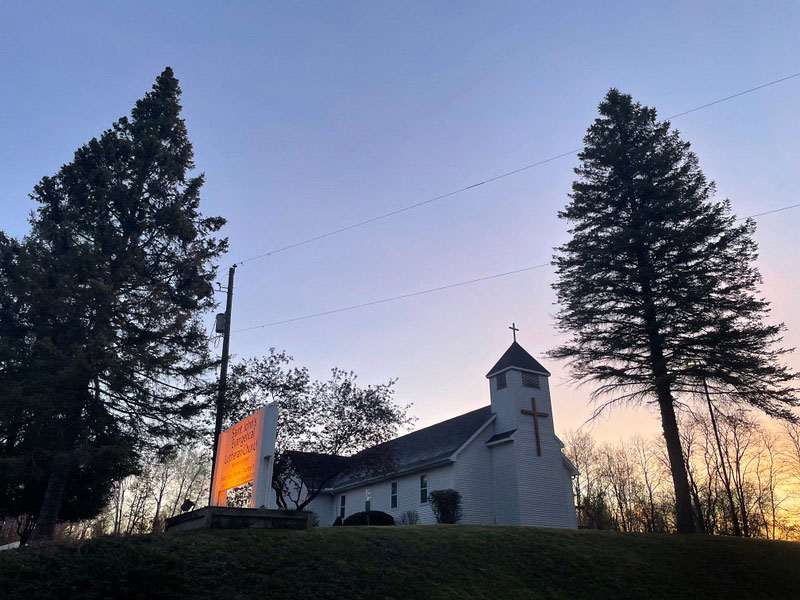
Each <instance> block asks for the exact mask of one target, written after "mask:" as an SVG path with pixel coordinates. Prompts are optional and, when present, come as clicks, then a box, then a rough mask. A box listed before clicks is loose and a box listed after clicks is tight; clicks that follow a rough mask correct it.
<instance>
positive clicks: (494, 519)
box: [306, 332, 578, 529]
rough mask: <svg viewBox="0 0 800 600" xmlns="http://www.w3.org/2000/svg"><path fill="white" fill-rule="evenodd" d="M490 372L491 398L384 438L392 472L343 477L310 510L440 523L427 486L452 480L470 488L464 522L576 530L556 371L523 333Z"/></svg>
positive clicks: (321, 514)
mask: <svg viewBox="0 0 800 600" xmlns="http://www.w3.org/2000/svg"><path fill="white" fill-rule="evenodd" d="M515 333H516V332H515ZM486 377H487V379H488V380H489V397H490V404H489V406H484V407H483V408H479V409H477V410H473V411H471V412H468V413H466V414H463V415H459V416H457V417H453V418H452V419H448V420H446V421H442V422H441V423H437V424H436V425H431V426H430V427H425V428H424V429H420V430H418V431H414V432H412V433H409V434H407V435H404V436H401V437H399V438H396V439H395V440H392V441H390V442H386V443H387V444H392V445H393V448H392V451H393V453H394V456H395V467H394V470H393V471H392V472H391V473H390V474H387V475H382V476H380V477H364V478H361V479H358V478H353V477H352V476H347V475H343V476H340V477H338V478H337V479H336V480H335V481H334V483H333V484H332V485H331V486H330V487H329V488H326V489H323V490H322V491H321V493H320V494H319V495H318V496H317V497H316V498H315V499H314V500H313V501H312V502H311V503H310V504H309V505H308V506H307V507H306V510H311V511H314V512H315V513H316V515H317V516H318V518H319V524H320V526H323V527H324V526H329V525H332V524H333V522H334V520H335V519H336V517H342V518H346V517H347V516H349V515H351V514H353V513H357V512H361V511H364V510H379V511H383V512H386V513H389V514H390V515H392V516H393V517H394V519H395V522H396V523H400V520H401V516H402V514H403V513H404V512H406V511H415V512H416V513H417V515H418V517H419V523H421V524H424V523H435V522H436V519H435V518H434V515H433V511H432V510H431V506H430V503H429V499H428V494H429V493H430V492H432V491H434V490H440V489H447V488H452V489H455V490H458V491H459V492H460V493H461V496H462V503H463V510H464V516H463V519H462V520H461V522H462V523H472V524H498V525H532V526H538V527H562V528H571V529H575V528H576V527H577V524H576V515H575V505H574V498H573V491H572V477H573V476H575V475H577V473H578V471H577V469H576V468H575V466H574V465H573V464H572V463H571V462H570V461H569V459H567V457H566V456H564V454H563V452H562V448H563V447H564V444H563V443H562V442H561V440H559V439H558V437H557V436H556V434H555V430H554V427H553V406H552V402H551V400H550V387H549V379H548V378H549V377H550V373H549V372H548V371H547V370H546V369H545V368H544V367H543V366H542V365H541V364H539V362H538V361H537V360H536V359H535V358H533V357H532V356H531V355H530V354H528V352H526V351H525V349H524V348H523V347H522V346H520V345H519V344H518V343H517V342H516V339H515V341H514V343H512V344H511V346H510V347H509V348H508V350H506V352H505V354H503V356H502V357H501V358H500V360H499V361H497V364H495V365H494V367H492V368H491V370H490V371H489V373H488V374H487V375H486Z"/></svg>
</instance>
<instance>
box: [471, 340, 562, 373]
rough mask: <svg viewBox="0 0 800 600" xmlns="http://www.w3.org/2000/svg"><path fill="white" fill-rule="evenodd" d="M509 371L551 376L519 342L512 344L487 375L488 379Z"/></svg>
mask: <svg viewBox="0 0 800 600" xmlns="http://www.w3.org/2000/svg"><path fill="white" fill-rule="evenodd" d="M508 369H521V370H523V371H533V372H534V373H541V374H542V375H550V371H548V370H547V369H545V368H544V367H543V366H542V365H541V364H540V363H539V361H538V360H536V359H535V358H533V357H532V356H531V355H530V354H528V351H527V350H525V348H523V347H522V346H520V345H519V344H518V343H517V342H512V344H511V345H510V346H509V347H508V350H506V351H505V354H503V356H501V357H500V360H498V361H497V364H495V366H493V367H492V368H491V369H490V370H489V372H488V373H487V374H486V377H492V376H493V375H497V374H498V373H500V372H502V371H507V370H508Z"/></svg>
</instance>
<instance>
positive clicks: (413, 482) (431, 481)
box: [318, 465, 455, 526]
mask: <svg viewBox="0 0 800 600" xmlns="http://www.w3.org/2000/svg"><path fill="white" fill-rule="evenodd" d="M420 475H427V476H428V493H430V492H432V491H434V490H442V489H445V488H452V487H455V483H454V477H453V465H444V466H441V467H436V468H434V469H430V470H427V471H420V472H418V473H413V474H411V475H403V476H401V477H398V478H397V479H387V480H385V481H381V482H378V483H374V484H372V485H368V486H361V487H357V488H352V489H349V490H347V491H346V492H343V493H344V495H345V517H349V516H350V515H352V514H353V513H357V512H361V511H363V510H364V501H365V500H366V490H367V489H369V491H370V497H371V501H370V509H371V510H380V511H382V512H385V513H389V514H390V515H392V517H394V520H395V522H396V523H397V524H400V516H401V515H402V514H403V513H404V512H405V511H407V510H415V511H417V513H418V514H419V523H420V524H427V523H435V522H436V518H435V517H434V516H433V511H431V507H430V502H428V503H425V504H422V503H420V489H419V478H420ZM392 481H396V482H397V508H391V504H390V496H391V487H392V486H391V483H392ZM341 495H342V494H341V493H340V494H336V495H335V496H331V495H330V494H326V496H328V498H331V500H332V502H331V508H330V510H329V513H328V514H329V517H328V519H324V520H323V518H322V515H320V526H327V525H331V524H332V523H333V521H334V519H336V517H337V516H339V502H341ZM318 514H319V513H318ZM323 522H324V525H323Z"/></svg>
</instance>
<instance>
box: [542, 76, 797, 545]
mask: <svg viewBox="0 0 800 600" xmlns="http://www.w3.org/2000/svg"><path fill="white" fill-rule="evenodd" d="M584 144H585V147H584V149H583V150H582V151H581V153H580V154H579V155H578V156H579V158H580V161H581V162H580V166H579V167H578V168H576V170H575V172H576V174H577V175H578V179H577V180H576V181H575V182H574V183H573V185H572V193H571V194H570V202H569V203H568V205H567V206H566V208H565V209H564V210H563V211H562V212H561V213H559V217H560V218H562V219H566V220H567V221H569V223H570V224H571V227H572V228H571V230H570V233H571V235H572V237H571V239H570V240H569V241H568V242H567V243H566V244H564V245H563V246H561V247H559V248H557V249H556V250H557V255H556V256H555V258H554V264H555V265H556V267H557V273H558V281H557V283H556V284H555V285H554V288H555V290H556V292H557V295H558V300H559V303H560V305H561V309H560V311H559V312H558V314H557V322H558V325H559V327H560V329H561V330H562V331H564V332H566V333H568V334H570V339H569V341H567V342H566V343H564V344H563V345H562V346H560V347H558V348H556V349H554V350H552V351H551V353H550V354H551V356H553V357H555V358H561V359H566V360H568V361H569V364H570V367H571V373H572V376H573V377H574V379H575V380H576V381H579V382H592V383H595V384H598V387H597V388H596V390H595V392H594V397H595V398H600V397H608V398H610V399H609V400H608V401H607V402H605V403H604V404H603V405H602V406H601V408H600V409H599V410H602V408H604V407H605V406H607V405H608V404H610V403H613V402H627V403H633V404H638V403H641V402H646V403H652V404H655V405H656V406H658V408H659V411H660V414H661V424H662V429H663V435H664V441H665V443H666V448H667V454H668V456H669V462H670V468H671V471H672V479H673V483H674V487H675V498H676V513H677V514H676V516H677V529H678V531H679V532H692V531H694V518H693V510H692V505H691V498H690V494H689V485H688V481H687V475H686V469H685V465H684V458H683V452H682V449H681V441H680V437H679V435H678V424H677V420H676V416H675V411H676V403H677V402H678V400H679V398H681V397H682V396H688V395H690V394H695V393H697V392H698V391H699V390H700V389H701V385H702V383H701V382H702V380H703V379H704V378H705V379H706V380H707V381H708V385H709V387H710V389H711V390H712V394H713V395H714V397H715V399H716V400H717V401H723V400H724V401H726V402H734V403H741V404H745V405H751V406H755V407H758V408H759V409H761V410H763V411H764V412H766V413H767V414H768V415H771V416H774V417H780V418H785V419H794V415H793V413H792V411H791V407H794V406H797V405H798V397H797V389H796V388H795V387H793V380H794V379H795V377H796V376H795V375H794V374H793V373H792V372H791V371H790V370H789V369H788V368H787V367H786V366H784V365H783V364H781V362H780V358H781V355H783V354H784V353H785V352H787V350H785V349H783V348H781V347H779V344H780V341H781V332H782V330H783V325H782V324H768V323H767V322H766V320H765V318H766V317H767V315H768V313H769V304H768V302H767V301H766V300H765V299H764V298H762V297H761V295H760V294H759V291H758V285H759V284H760V283H761V278H760V275H759V272H758V270H757V269H756V267H755V265H754V262H755V259H756V257H757V248H756V244H755V242H754V241H753V237H752V236H753V233H754V231H755V223H754V221H753V220H752V219H746V220H739V219H737V218H736V217H735V216H734V215H733V214H731V210H730V204H729V202H728V201H727V200H725V201H714V200H713V199H712V197H713V195H714V183H713V182H710V181H708V180H706V178H705V176H704V175H703V173H702V172H701V170H700V168H699V165H698V160H697V157H696V156H695V155H694V153H692V152H691V151H690V150H689V143H688V142H685V141H683V140H682V139H681V138H680V136H679V134H678V132H677V131H676V130H673V129H671V128H670V123H669V122H668V121H658V120H657V118H656V111H655V109H653V108H648V107H646V106H642V105H641V104H639V103H636V102H634V101H633V99H632V98H631V96H629V95H626V94H622V93H620V92H619V91H617V90H614V89H612V90H610V91H609V92H608V94H607V95H606V97H605V98H604V100H603V102H602V103H601V104H600V116H599V118H597V119H596V120H595V121H594V123H593V124H592V125H591V126H590V127H589V129H588V132H587V134H586V137H585V138H584Z"/></svg>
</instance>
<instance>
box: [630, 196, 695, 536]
mask: <svg viewBox="0 0 800 600" xmlns="http://www.w3.org/2000/svg"><path fill="white" fill-rule="evenodd" d="M633 208H634V207H633V204H631V210H632V212H633ZM635 258H636V262H637V265H638V267H639V273H638V277H637V279H638V280H639V283H640V285H641V286H642V304H643V314H642V316H643V318H644V326H645V331H646V334H647V341H648V347H649V350H650V367H651V369H652V373H653V378H654V383H655V388H656V396H657V397H658V406H659V409H660V410H661V429H662V431H663V433H664V442H665V444H666V446H667V456H668V457H669V468H670V471H671V473H672V484H673V486H674V487H675V513H676V525H677V529H678V533H695V531H696V530H695V525H694V511H693V510H692V496H691V493H690V492H689V478H688V476H687V475H686V465H685V464H684V462H683V450H682V448H681V436H680V433H679V432H678V421H677V419H676V418H675V405H674V404H673V401H672V390H671V389H670V380H669V372H668V369H667V362H666V360H665V358H664V341H663V339H662V334H661V330H660V326H659V320H658V316H657V315H658V313H657V311H656V304H655V300H654V294H653V288H652V282H651V273H652V267H651V264H650V259H649V256H648V251H647V249H646V247H645V245H644V244H643V243H640V244H639V245H638V247H637V248H636V256H635Z"/></svg>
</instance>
